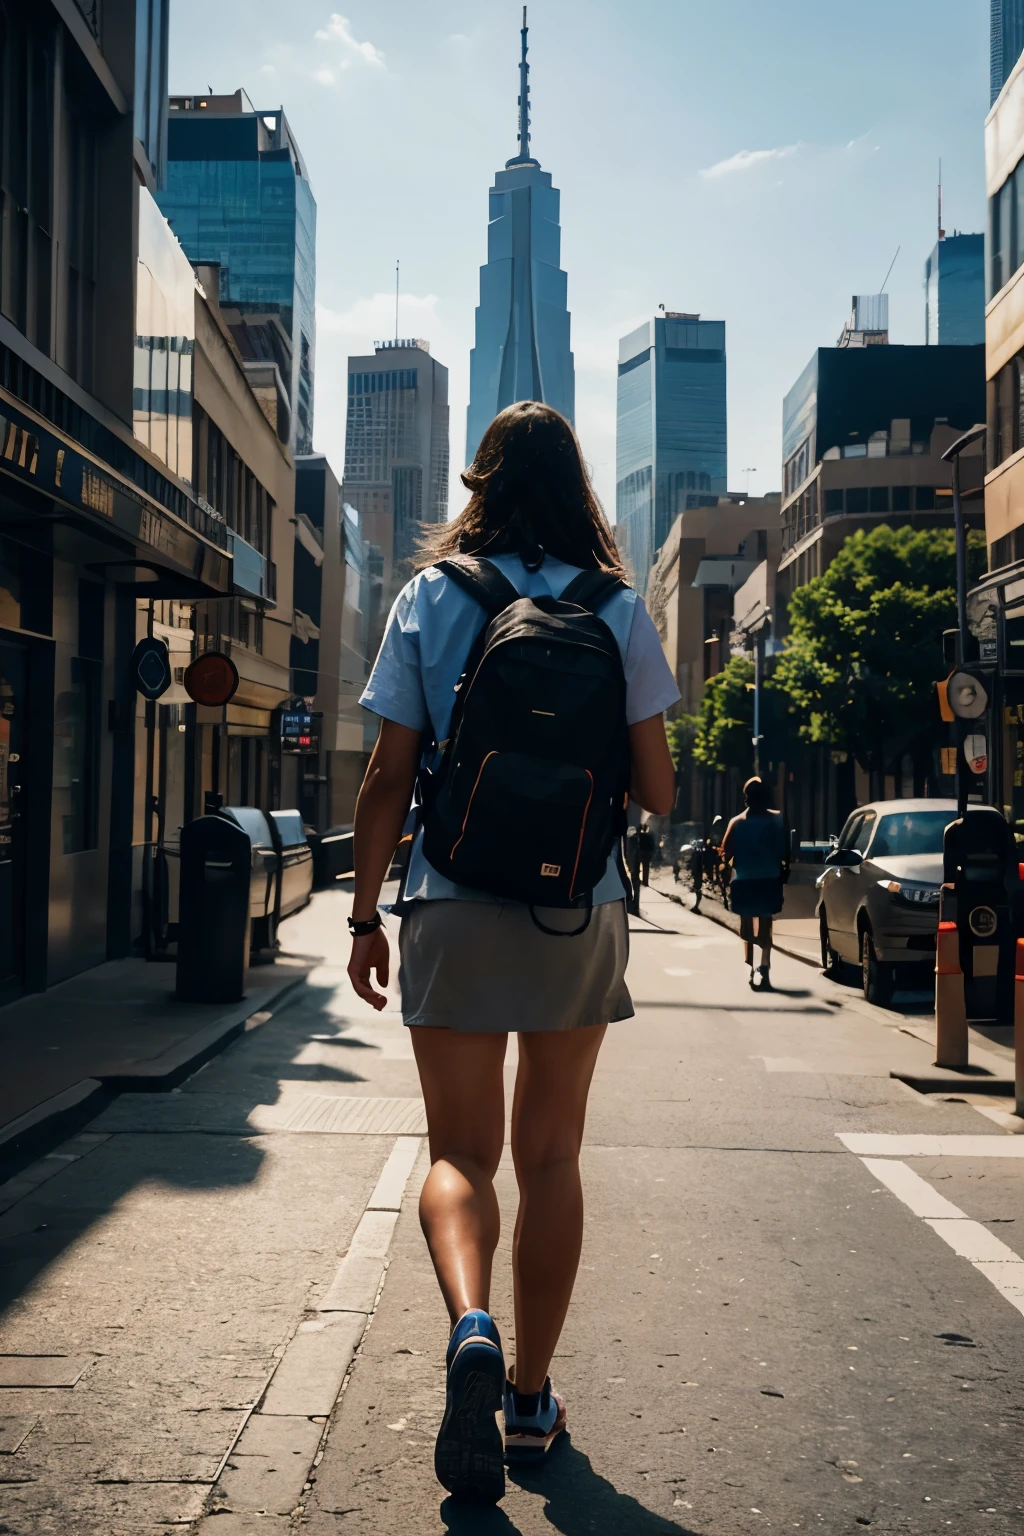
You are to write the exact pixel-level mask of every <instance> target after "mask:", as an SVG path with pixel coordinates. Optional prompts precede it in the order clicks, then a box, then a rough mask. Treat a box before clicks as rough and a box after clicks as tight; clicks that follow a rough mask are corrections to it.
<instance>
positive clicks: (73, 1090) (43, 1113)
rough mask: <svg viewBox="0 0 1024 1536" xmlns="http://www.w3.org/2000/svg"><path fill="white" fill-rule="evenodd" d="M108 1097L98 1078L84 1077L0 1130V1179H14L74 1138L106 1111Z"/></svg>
mask: <svg viewBox="0 0 1024 1536" xmlns="http://www.w3.org/2000/svg"><path fill="white" fill-rule="evenodd" d="M111 1097H112V1095H111V1092H110V1090H109V1089H108V1088H107V1087H106V1086H105V1084H104V1083H102V1082H101V1081H100V1080H99V1079H98V1078H95V1077H86V1078H83V1079H82V1081H81V1082H79V1083H73V1084H72V1085H71V1087H70V1088H65V1089H63V1091H62V1092H61V1093H55V1094H54V1095H53V1097H52V1098H50V1099H44V1100H43V1102H42V1103H41V1104H36V1105H34V1106H33V1107H32V1108H31V1109H30V1110H28V1111H27V1112H26V1113H25V1114H23V1115H19V1116H18V1117H17V1119H16V1120H9V1121H8V1122H7V1124H6V1125H4V1126H0V1177H2V1178H4V1179H7V1178H11V1177H13V1175H14V1174H17V1173H20V1172H21V1171H22V1169H23V1168H25V1167H27V1166H28V1164H29V1163H33V1162H35V1160H36V1158H37V1157H41V1156H42V1155H43V1154H44V1153H46V1152H48V1151H49V1150H50V1149H51V1147H55V1146H58V1145H59V1144H60V1143H61V1142H62V1141H65V1140H67V1138H68V1137H69V1136H73V1135H74V1134H75V1132H76V1131H79V1130H81V1128H82V1126H83V1125H86V1124H87V1123H88V1122H89V1121H90V1120H92V1119H94V1118H95V1117H96V1115H98V1114H99V1112H100V1110H101V1109H106V1107H107V1105H108V1104H109V1102H110V1099H111Z"/></svg>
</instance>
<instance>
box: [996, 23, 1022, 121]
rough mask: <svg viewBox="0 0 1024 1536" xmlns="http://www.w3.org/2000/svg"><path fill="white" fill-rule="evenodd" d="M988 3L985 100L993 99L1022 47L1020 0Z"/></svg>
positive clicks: (1006, 78)
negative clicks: (987, 53) (986, 92)
mask: <svg viewBox="0 0 1024 1536" xmlns="http://www.w3.org/2000/svg"><path fill="white" fill-rule="evenodd" d="M989 3H990V5H991V22H990V33H989V101H990V103H994V102H995V99H996V97H997V96H998V95H999V92H1000V91H1001V90H1002V88H1003V86H1004V85H1005V84H1006V82H1007V80H1008V79H1009V78H1010V75H1011V74H1012V73H1013V67H1014V65H1015V64H1016V62H1017V60H1018V59H1019V58H1020V56H1021V51H1022V50H1024V0H989Z"/></svg>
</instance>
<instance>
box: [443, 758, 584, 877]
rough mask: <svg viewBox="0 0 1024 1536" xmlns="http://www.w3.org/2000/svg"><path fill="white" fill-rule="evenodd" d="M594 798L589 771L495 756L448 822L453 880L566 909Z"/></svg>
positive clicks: (538, 760) (480, 770) (465, 780)
mask: <svg viewBox="0 0 1024 1536" xmlns="http://www.w3.org/2000/svg"><path fill="white" fill-rule="evenodd" d="M467 783H468V777H467V778H463V780H462V785H463V787H465V785H466V784H467ZM593 793H594V779H593V775H592V774H591V772H590V770H589V769H587V768H579V767H576V766H575V765H571V764H565V763H553V762H551V761H550V760H548V759H546V758H539V757H530V756H527V755H526V754H524V753H521V752H489V753H488V754H487V755H486V757H485V758H484V759H483V761H482V762H481V764H480V767H479V768H478V770H477V773H476V776H475V779H474V781H473V783H472V786H471V787H470V789H469V792H468V794H467V796H466V800H465V803H464V804H463V805H460V806H459V808H458V809H459V811H460V812H461V815H460V816H459V818H458V820H457V821H454V822H453V821H451V820H450V821H449V822H448V825H449V829H451V828H452V826H453V824H454V827H455V831H456V836H455V837H454V838H453V839H452V843H451V846H450V848H449V849H448V850H446V853H447V862H448V864H449V867H450V872H451V877H452V879H454V880H457V881H459V882H460V883H461V884H465V885H473V886H478V887H479V888H480V889H482V890H488V889H498V890H499V891H500V892H501V893H503V894H505V895H508V896H510V897H511V898H512V899H513V900H518V901H525V902H532V903H536V904H537V905H540V906H551V907H557V906H568V905H569V904H570V903H571V901H572V898H573V895H574V894H575V892H574V885H575V879H576V872H577V867H578V864H579V859H580V851H581V849H582V846H583V837H584V833H585V830H586V824H587V816H588V813H589V811H590V805H591V801H592V798H593ZM460 799H461V796H460ZM451 809H455V807H452V808H451ZM427 856H428V858H429V856H430V854H429V851H428V855H427Z"/></svg>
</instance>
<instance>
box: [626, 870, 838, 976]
mask: <svg viewBox="0 0 1024 1536" xmlns="http://www.w3.org/2000/svg"><path fill="white" fill-rule="evenodd" d="M820 874H821V870H820V869H818V868H816V867H815V866H813V865H808V866H807V867H806V868H796V869H794V870H793V874H792V877H791V879H790V882H789V884H788V885H787V886H786V887H785V894H784V898H783V907H782V913H781V915H780V916H779V917H777V918H776V919H775V924H774V926H773V929H772V942H773V944H774V947H775V948H776V949H778V950H781V951H782V953H783V954H784V955H790V956H792V958H793V959H794V960H803V961H804V962H805V963H806V964H808V965H813V966H820V965H821V942H820V940H819V937H818V919H817V918H816V917H815V915H814V907H815V902H816V900H817V895H818V893H817V890H816V889H815V886H814V880H815V878H816V877H817V876H818V875H820ZM651 885H652V886H653V887H654V889H655V890H656V891H660V892H661V894H662V895H663V896H667V897H668V899H669V900H670V901H678V902H679V903H680V904H681V905H682V906H685V907H687V908H689V909H690V910H692V909H693V887H692V885H691V883H690V877H689V875H686V876H685V877H684V878H683V879H681V880H679V881H675V880H673V878H672V871H671V870H670V869H667V868H659V869H652V871H651ZM700 909H701V913H702V915H703V916H704V917H709V918H710V919H711V921H712V922H713V923H721V925H722V927H723V928H728V929H730V930H731V931H732V932H733V933H736V934H738V933H739V931H740V920H739V918H738V917H736V916H735V915H734V914H733V913H732V912H730V911H729V910H728V908H727V907H725V906H723V905H722V902H721V901H720V899H719V898H718V897H717V896H711V895H710V894H709V893H708V892H707V891H705V893H704V895H703V896H702V898H701V907H700Z"/></svg>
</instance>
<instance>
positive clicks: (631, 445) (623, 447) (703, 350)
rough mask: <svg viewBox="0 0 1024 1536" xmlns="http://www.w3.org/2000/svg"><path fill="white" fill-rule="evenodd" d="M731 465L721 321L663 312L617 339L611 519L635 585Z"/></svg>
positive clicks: (707, 502) (715, 491)
mask: <svg viewBox="0 0 1024 1536" xmlns="http://www.w3.org/2000/svg"><path fill="white" fill-rule="evenodd" d="M726 473H727V432H726V365H725V321H724V320H702V319H701V318H700V316H699V315H688V314H677V313H673V312H668V313H666V314H664V315H660V316H656V317H655V318H654V319H653V320H649V321H646V322H645V323H644V324H643V325H642V326H640V327H639V328H638V329H637V330H635V331H632V332H631V333H630V334H629V335H628V336H625V337H623V339H622V340H621V341H620V343H619V373H618V397H617V411H616V433H615V522H616V530H615V531H616V537H617V538H618V539H619V541H620V548H621V549H622V552H623V554H624V555H625V557H626V558H627V559H628V560H629V563H630V566H631V568H632V571H633V576H634V579H635V581H636V583H637V586H638V588H639V590H640V591H641V592H642V591H645V590H646V585H647V578H648V574H649V572H650V570H651V567H652V566H653V565H654V562H655V560H656V558H657V555H658V551H659V550H660V549H661V547H662V545H663V544H664V542H665V540H666V538H667V537H668V532H669V529H670V528H671V527H672V524H673V522H674V521H675V519H676V518H677V517H678V516H679V514H680V513H681V512H684V511H687V510H692V509H693V508H695V507H702V506H715V505H716V504H717V502H718V499H719V497H720V496H723V495H724V494H725V489H726Z"/></svg>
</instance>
